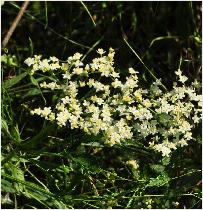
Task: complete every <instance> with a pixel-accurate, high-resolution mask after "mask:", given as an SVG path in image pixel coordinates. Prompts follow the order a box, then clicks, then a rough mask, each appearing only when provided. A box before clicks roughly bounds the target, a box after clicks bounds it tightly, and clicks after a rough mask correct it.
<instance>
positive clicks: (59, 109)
mask: <svg viewBox="0 0 203 210" xmlns="http://www.w3.org/2000/svg"><path fill="white" fill-rule="evenodd" d="M97 52H98V54H99V57H97V58H94V59H93V60H92V62H91V63H89V64H86V65H84V64H83V62H82V61H81V57H82V55H81V54H80V53H75V54H74V55H73V56H71V57H69V58H68V59H67V61H66V62H59V60H58V59H57V58H55V57H51V58H50V59H41V56H34V58H28V59H26V61H25V63H26V64H27V65H28V66H29V67H30V68H31V74H34V73H36V72H37V71H42V72H48V73H50V74H53V71H55V72H57V76H58V78H59V79H58V81H57V82H51V83H46V82H43V83H41V85H40V86H41V87H42V88H50V89H51V90H55V89H61V91H63V94H64V96H63V97H62V98H60V102H59V103H57V104H56V106H55V107H54V108H53V110H51V108H50V107H44V108H43V109H40V108H38V109H35V110H33V111H32V112H31V113H32V114H37V115H40V116H42V117H44V118H45V119H47V120H51V121H53V120H55V121H56V122H57V124H58V125H59V126H66V125H67V123H68V124H70V126H71V129H74V128H79V129H81V130H83V131H84V132H87V133H88V134H94V135H97V134H103V139H104V140H105V141H106V142H107V143H109V144H110V145H114V144H116V143H120V142H121V141H122V140H127V139H135V141H136V139H143V141H147V143H148V145H149V147H151V148H153V149H154V150H156V151H158V152H161V153H162V155H163V156H169V155H170V153H171V151H172V150H176V149H177V148H178V147H182V146H185V145H187V144H188V143H187V142H188V141H189V140H192V139H193V129H194V127H195V126H196V124H198V123H199V122H200V120H201V112H202V97H201V95H198V94H197V93H196V92H197V86H198V85H197V82H195V83H192V85H191V86H186V84H185V82H186V80H187V77H186V76H183V75H182V72H181V71H180V70H178V71H176V72H175V73H176V75H177V76H178V79H179V81H180V86H177V84H176V83H174V86H173V89H172V90H171V91H165V92H164V91H163V90H162V88H161V87H162V86H161V80H157V81H155V82H154V83H153V84H152V85H151V87H150V88H149V90H145V89H143V88H141V87H139V85H138V76H137V74H138V72H137V71H135V70H134V69H133V68H129V73H128V75H127V77H126V79H125V81H121V78H120V74H119V73H118V72H116V70H115V68H114V54H115V52H114V50H113V49H112V48H110V49H109V52H108V54H107V55H105V54H106V52H105V51H104V50H103V49H98V50H97ZM98 75H99V79H98ZM61 78H63V79H61ZM96 78H97V79H96ZM137 137H139V138H137ZM140 137H141V138H140Z"/></svg>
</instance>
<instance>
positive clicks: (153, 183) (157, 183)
mask: <svg viewBox="0 0 203 210" xmlns="http://www.w3.org/2000/svg"><path fill="white" fill-rule="evenodd" d="M169 181H170V177H169V176H168V175H167V174H166V173H163V174H161V175H159V176H157V177H156V178H152V179H151V180H150V182H149V184H148V185H147V187H161V186H164V185H165V184H167V183H168V182H169Z"/></svg>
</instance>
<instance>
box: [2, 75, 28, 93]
mask: <svg viewBox="0 0 203 210" xmlns="http://www.w3.org/2000/svg"><path fill="white" fill-rule="evenodd" d="M26 75H27V72H24V73H22V74H20V75H18V76H15V77H13V78H12V79H9V80H6V81H4V82H3V85H2V87H3V88H5V89H8V88H11V87H12V86H14V85H16V84H17V83H19V82H20V81H21V80H22V79H23V78H24V77H25V76H26Z"/></svg>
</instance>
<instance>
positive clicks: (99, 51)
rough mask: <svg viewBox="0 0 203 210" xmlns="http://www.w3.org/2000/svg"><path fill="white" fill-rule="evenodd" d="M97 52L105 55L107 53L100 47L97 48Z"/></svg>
mask: <svg viewBox="0 0 203 210" xmlns="http://www.w3.org/2000/svg"><path fill="white" fill-rule="evenodd" d="M97 53H98V54H100V55H103V54H104V53H105V51H104V50H103V49H101V48H99V49H98V50H97Z"/></svg>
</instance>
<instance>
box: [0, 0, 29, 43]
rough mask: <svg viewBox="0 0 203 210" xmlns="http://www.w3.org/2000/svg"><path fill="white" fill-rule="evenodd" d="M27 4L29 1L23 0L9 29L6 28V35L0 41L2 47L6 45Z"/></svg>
mask: <svg viewBox="0 0 203 210" xmlns="http://www.w3.org/2000/svg"><path fill="white" fill-rule="evenodd" d="M28 4H29V1H25V2H24V3H23V5H22V7H21V8H20V11H19V12H18V14H17V16H16V18H15V20H14V21H13V23H12V25H11V27H10V28H9V30H8V32H7V34H6V36H5V37H4V40H3V42H2V47H6V45H7V44H8V41H9V39H10V38H11V36H12V34H13V32H14V31H15V29H16V26H17V25H18V23H19V21H20V19H21V18H22V16H23V13H24V12H25V10H26V8H27V6H28Z"/></svg>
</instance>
